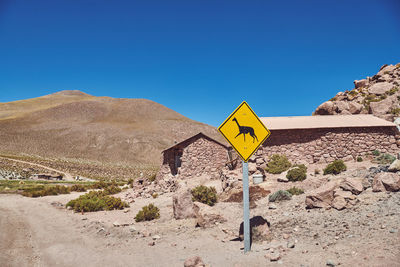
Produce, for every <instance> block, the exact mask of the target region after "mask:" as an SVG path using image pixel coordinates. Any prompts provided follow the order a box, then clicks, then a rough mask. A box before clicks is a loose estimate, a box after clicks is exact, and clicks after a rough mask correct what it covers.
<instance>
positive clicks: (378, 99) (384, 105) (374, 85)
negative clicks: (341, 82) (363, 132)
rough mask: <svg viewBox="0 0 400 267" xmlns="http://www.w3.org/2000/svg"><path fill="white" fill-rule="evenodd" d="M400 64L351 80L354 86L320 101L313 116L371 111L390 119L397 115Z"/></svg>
mask: <svg viewBox="0 0 400 267" xmlns="http://www.w3.org/2000/svg"><path fill="white" fill-rule="evenodd" d="M399 100H400V63H399V64H396V65H384V66H382V67H381V69H380V70H379V72H378V73H377V74H376V75H374V76H372V77H367V78H366V79H363V80H355V81H354V89H352V90H350V91H345V92H339V93H337V94H336V96H335V97H333V98H332V99H331V100H329V101H326V102H324V103H322V104H321V105H320V106H319V107H318V108H317V109H316V110H315V112H314V115H336V114H339V115H345V114H360V113H361V114H373V115H375V116H377V117H380V118H382V119H385V120H388V121H393V120H394V117H396V116H399V115H400V101H399Z"/></svg>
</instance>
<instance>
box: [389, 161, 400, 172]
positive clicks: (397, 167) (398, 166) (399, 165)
mask: <svg viewBox="0 0 400 267" xmlns="http://www.w3.org/2000/svg"><path fill="white" fill-rule="evenodd" d="M388 171H390V172H398V171H400V160H399V159H396V160H395V161H393V162H392V164H390V166H389V169H388Z"/></svg>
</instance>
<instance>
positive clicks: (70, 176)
mask: <svg viewBox="0 0 400 267" xmlns="http://www.w3.org/2000/svg"><path fill="white" fill-rule="evenodd" d="M0 158H2V159H6V160H11V161H14V162H18V163H25V164H29V165H32V166H36V167H40V168H43V169H46V170H49V171H51V172H57V173H61V174H63V175H64V178H63V179H64V180H66V181H73V180H74V178H73V177H72V175H71V174H69V173H67V172H63V171H60V170H56V169H53V168H50V167H47V166H44V165H41V164H38V163H33V162H29V161H24V160H19V159H11V158H7V157H2V156H0Z"/></svg>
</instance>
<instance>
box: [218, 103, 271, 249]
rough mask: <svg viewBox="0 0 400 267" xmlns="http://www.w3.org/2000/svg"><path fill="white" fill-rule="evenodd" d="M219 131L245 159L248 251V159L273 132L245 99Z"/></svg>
mask: <svg viewBox="0 0 400 267" xmlns="http://www.w3.org/2000/svg"><path fill="white" fill-rule="evenodd" d="M218 131H219V132H220V133H221V134H222V135H223V136H224V137H225V139H226V140H227V141H228V142H229V143H230V144H231V145H232V147H233V148H234V149H235V150H236V152H237V153H238V155H239V156H240V157H241V158H242V160H243V164H242V166H243V236H244V252H248V251H250V210H249V165H248V163H247V161H248V160H249V158H250V157H251V155H253V154H254V152H256V151H257V149H258V148H259V147H260V146H261V144H262V143H263V142H264V141H265V140H266V139H267V138H268V137H269V136H270V134H271V133H270V131H269V130H268V129H267V127H265V125H264V124H263V123H262V121H261V120H260V118H258V117H257V115H256V114H255V113H254V111H253V110H252V109H251V108H250V106H249V105H248V104H247V103H246V102H245V101H243V103H242V104H240V106H239V107H237V108H236V110H235V111H234V112H233V113H232V114H231V115H230V116H229V117H228V118H227V119H226V120H225V121H224V122H223V123H222V124H221V126H219V127H218Z"/></svg>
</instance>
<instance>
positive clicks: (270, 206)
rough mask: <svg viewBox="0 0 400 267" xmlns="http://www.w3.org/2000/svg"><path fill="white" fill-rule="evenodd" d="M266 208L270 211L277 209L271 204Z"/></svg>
mask: <svg viewBox="0 0 400 267" xmlns="http://www.w3.org/2000/svg"><path fill="white" fill-rule="evenodd" d="M268 208H269V209H270V210H276V209H277V206H276V205H275V204H273V203H270V204H269V205H268Z"/></svg>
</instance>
